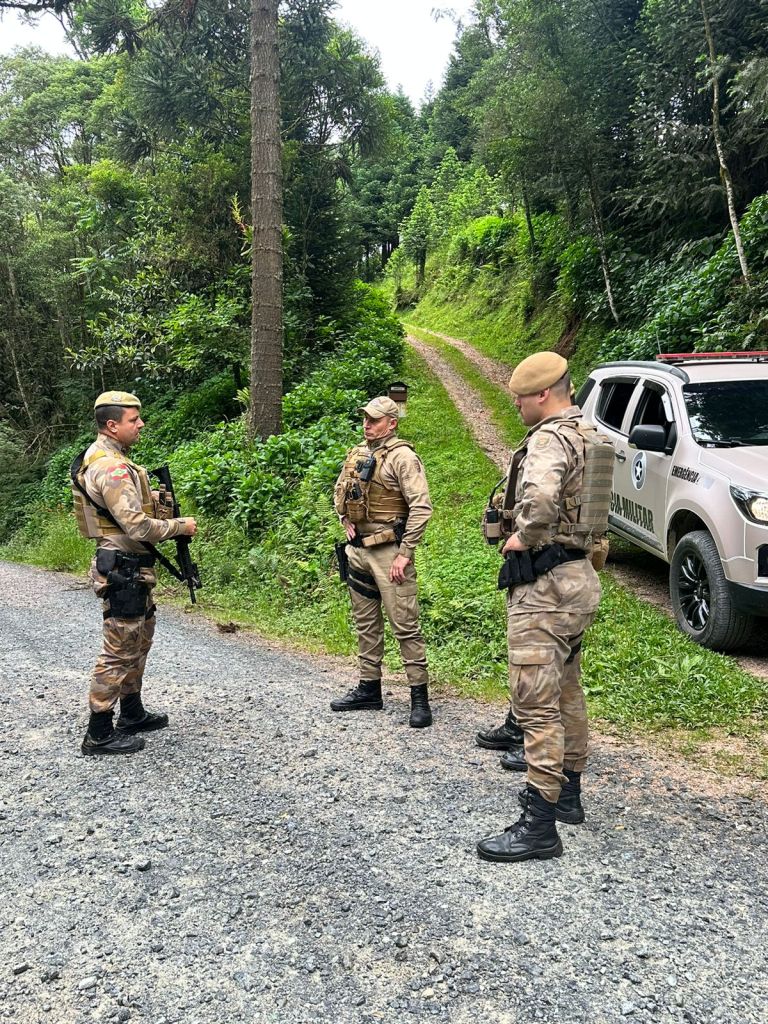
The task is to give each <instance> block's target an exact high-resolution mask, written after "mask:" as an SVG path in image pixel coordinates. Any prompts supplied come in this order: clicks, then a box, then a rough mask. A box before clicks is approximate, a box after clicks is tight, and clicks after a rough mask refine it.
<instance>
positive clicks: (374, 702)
mask: <svg viewBox="0 0 768 1024" xmlns="http://www.w3.org/2000/svg"><path fill="white" fill-rule="evenodd" d="M383 707H384V701H383V700H382V699H381V680H380V679H361V680H360V682H359V683H358V684H357V686H356V687H355V688H354V690H350V691H349V693H345V694H344V696H343V697H338V698H337V699H336V700H332V701H331V711H365V710H366V709H368V708H370V709H372V710H374V711H380V710H381V708H383Z"/></svg>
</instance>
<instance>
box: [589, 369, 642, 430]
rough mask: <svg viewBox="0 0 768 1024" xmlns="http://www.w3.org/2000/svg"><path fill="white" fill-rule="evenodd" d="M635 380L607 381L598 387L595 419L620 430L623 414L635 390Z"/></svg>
mask: <svg viewBox="0 0 768 1024" xmlns="http://www.w3.org/2000/svg"><path fill="white" fill-rule="evenodd" d="M636 383H637V381H636V380H626V379H625V380H607V381H604V382H603V383H602V384H601V385H600V398H599V399H598V403H597V418H598V419H599V420H602V422H603V423H605V425H606V426H607V427H613V429H614V430H621V424H622V423H623V421H624V413H625V412H626V411H627V406H628V405H629V400H630V398H631V397H632V393H633V391H634V390H635V384H636Z"/></svg>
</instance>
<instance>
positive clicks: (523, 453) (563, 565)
mask: <svg viewBox="0 0 768 1024" xmlns="http://www.w3.org/2000/svg"><path fill="white" fill-rule="evenodd" d="M509 387H510V390H511V391H512V392H513V393H514V395H515V396H516V398H515V404H516V406H517V408H518V411H519V412H520V416H521V418H522V420H523V423H524V424H525V425H526V426H527V427H529V428H530V429H529V431H528V434H527V435H526V437H525V439H524V440H523V442H522V444H521V445H520V446H519V448H518V449H517V450H516V451H515V452H514V453H513V456H512V461H511V463H510V469H509V474H508V477H507V488H506V493H505V495H504V499H503V502H502V509H503V511H502V521H503V523H504V524H505V526H506V529H504V530H503V535H504V536H506V538H507V539H506V541H505V543H504V546H503V548H502V554H504V555H506V556H507V557H506V560H505V571H506V576H505V577H504V582H507V581H510V588H509V591H508V598H507V613H508V614H507V624H508V633H507V637H508V648H509V675H510V690H511V698H512V712H513V717H512V719H511V720H508V723H509V722H510V721H511V722H513V723H514V722H516V723H517V724H518V725H519V727H520V728H521V729H522V732H523V736H524V744H525V751H524V753H523V751H522V750H519V751H516V750H515V748H514V747H513V748H512V750H511V751H510V753H509V754H507V755H505V756H506V757H507V758H508V759H509V758H510V757H512V758H513V759H514V758H517V760H518V762H519V767H520V768H521V769H522V770H525V769H526V762H527V786H526V788H525V789H524V790H523V791H522V793H521V794H520V803H521V804H522V806H523V814H522V816H521V818H520V819H519V821H517V822H516V823H515V824H514V825H511V826H510V827H509V828H507V829H506V830H505V831H504V832H502V834H501V835H499V836H494V837H489V838H487V839H483V840H482V841H481V842H480V843H478V845H477V850H478V854H479V856H480V857H482V858H483V859H484V860H490V861H506V862H514V861H523V860H530V859H541V860H545V859H548V858H550V857H559V856H560V855H561V854H562V852H563V846H562V842H561V840H560V837H559V836H558V833H557V829H556V826H555V821H556V820H559V821H566V822H571V823H579V822H581V821H583V820H584V811H583V808H582V805H581V798H580V792H581V773H582V771H583V770H584V767H585V765H586V761H587V741H588V734H587V710H586V703H585V700H584V692H583V690H582V687H581V682H580V675H581V671H580V654H579V652H580V649H581V643H582V638H583V636H584V633H585V631H586V629H587V628H588V626H589V625H590V624H591V622H592V620H593V619H594V617H595V613H596V611H597V607H598V604H599V601H600V583H599V580H598V577H597V573H596V572H595V570H594V568H593V566H592V562H591V560H590V559H591V555H592V551H593V548H601V544H602V536H603V535H604V533H605V528H606V527H607V516H608V504H609V499H610V486H611V484H610V481H611V477H612V472H613V449H612V447H611V445H610V443H609V442H608V440H607V438H604V437H603V436H602V435H599V434H597V432H596V431H595V430H594V428H592V427H590V426H589V425H588V424H585V423H584V422H583V421H582V418H581V410H580V409H579V408H578V406H575V405H572V404H571V402H572V399H571V385H570V377H569V374H568V364H567V362H566V360H565V359H563V358H562V356H559V355H557V354H555V353H553V352H541V353H537V354H536V355H533V356H529V357H528V358H527V359H524V360H523V361H522V362H521V363H520V364H519V366H518V367H517V368H516V369H515V372H514V373H513V375H512V378H511V380H510V382H509ZM501 582H502V577H500V585H501ZM503 728H504V727H502V729H503Z"/></svg>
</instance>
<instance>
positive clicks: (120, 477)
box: [85, 434, 185, 555]
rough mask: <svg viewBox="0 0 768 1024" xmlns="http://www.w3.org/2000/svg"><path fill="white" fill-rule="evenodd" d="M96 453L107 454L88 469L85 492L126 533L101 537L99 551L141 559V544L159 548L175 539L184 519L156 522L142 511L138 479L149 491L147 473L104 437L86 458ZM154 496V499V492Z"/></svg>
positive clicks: (99, 438) (118, 446) (100, 435)
mask: <svg viewBox="0 0 768 1024" xmlns="http://www.w3.org/2000/svg"><path fill="white" fill-rule="evenodd" d="M97 450H98V451H103V452H107V456H106V457H105V458H101V459H96V460H95V461H94V462H92V463H91V465H90V466H88V468H87V469H86V471H85V489H86V491H87V492H88V494H89V495H90V497H91V498H92V500H93V501H94V502H95V503H96V504H97V505H101V506H102V507H103V508H106V509H107V510H108V511H110V512H111V513H112V515H113V516H114V517H115V519H116V520H117V521H118V523H119V524H120V526H121V527H122V528H123V530H124V531H125V532H124V533H122V534H114V535H111V536H108V537H101V538H100V539H99V541H98V545H99V547H102V548H110V549H111V550H117V551H126V552H129V553H130V554H137V555H141V554H146V551H147V549H146V548H145V547H144V545H143V544H142V541H146V542H147V543H148V544H159V543H160V541H164V540H167V539H168V538H169V537H177V536H178V535H179V534H180V533H181V532H182V530H183V527H184V523H185V520H184V519H155V518H153V517H151V516H149V515H147V513H146V512H144V510H143V509H142V500H141V495H142V479H141V475H142V474H143V476H144V487H145V489H146V490H147V491H149V475H148V473H147V471H146V470H145V469H143V468H142V467H141V466H137V465H135V464H134V463H132V462H131V461H130V459H128V458H127V455H126V452H125V451H123V449H122V448H121V447H120V445H118V444H117V443H116V442H115V441H113V440H112V439H111V438H109V437H106V436H105V435H104V434H99V436H98V438H97V439H96V440H95V441H94V443H93V444H92V445H91V446H90V448H88V450H87V452H86V458H87V457H88V456H89V455H91V454H92V453H93V452H94V451H97ZM150 493H152V492H150ZM153 496H154V497H156V492H154V494H153Z"/></svg>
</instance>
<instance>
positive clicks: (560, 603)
mask: <svg viewBox="0 0 768 1024" xmlns="http://www.w3.org/2000/svg"><path fill="white" fill-rule="evenodd" d="M599 600H600V583H599V581H598V578H597V573H595V571H594V569H593V568H592V566H591V564H590V563H589V562H588V561H583V562H570V563H567V564H565V565H561V566H557V567H556V568H555V569H554V570H553V571H552V572H549V573H546V574H545V575H544V576H541V577H539V579H537V580H535V581H534V582H533V583H530V584H526V585H524V586H522V587H518V588H516V589H515V590H513V591H512V593H511V594H510V597H509V600H508V604H507V643H508V647H509V681H510V694H511V698H512V710H513V712H514V714H515V717H516V718H517V721H518V723H519V725H520V728H521V729H522V730H523V734H524V737H525V759H526V762H527V764H528V777H527V781H528V783H529V784H530V785H531V786H534V787H535V788H536V789H537V790H538V791H539V792H540V793H541V795H542V796H543V797H544V798H545V799H546V800H549V801H551V802H552V803H556V802H557V800H558V798H559V796H560V790H561V788H562V785H563V783H564V782H565V781H566V777H565V775H564V774H563V769H565V768H567V769H568V770H569V771H574V772H581V771H583V770H584V768H585V766H586V763H587V753H588V742H589V732H588V726H587V706H586V701H585V699H584V691H583V689H582V687H581V654H580V648H581V641H582V638H583V636H584V633H585V631H586V630H587V628H588V627H589V626H590V625H591V623H592V621H593V619H594V617H595V612H596V611H597V605H598V603H599Z"/></svg>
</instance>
